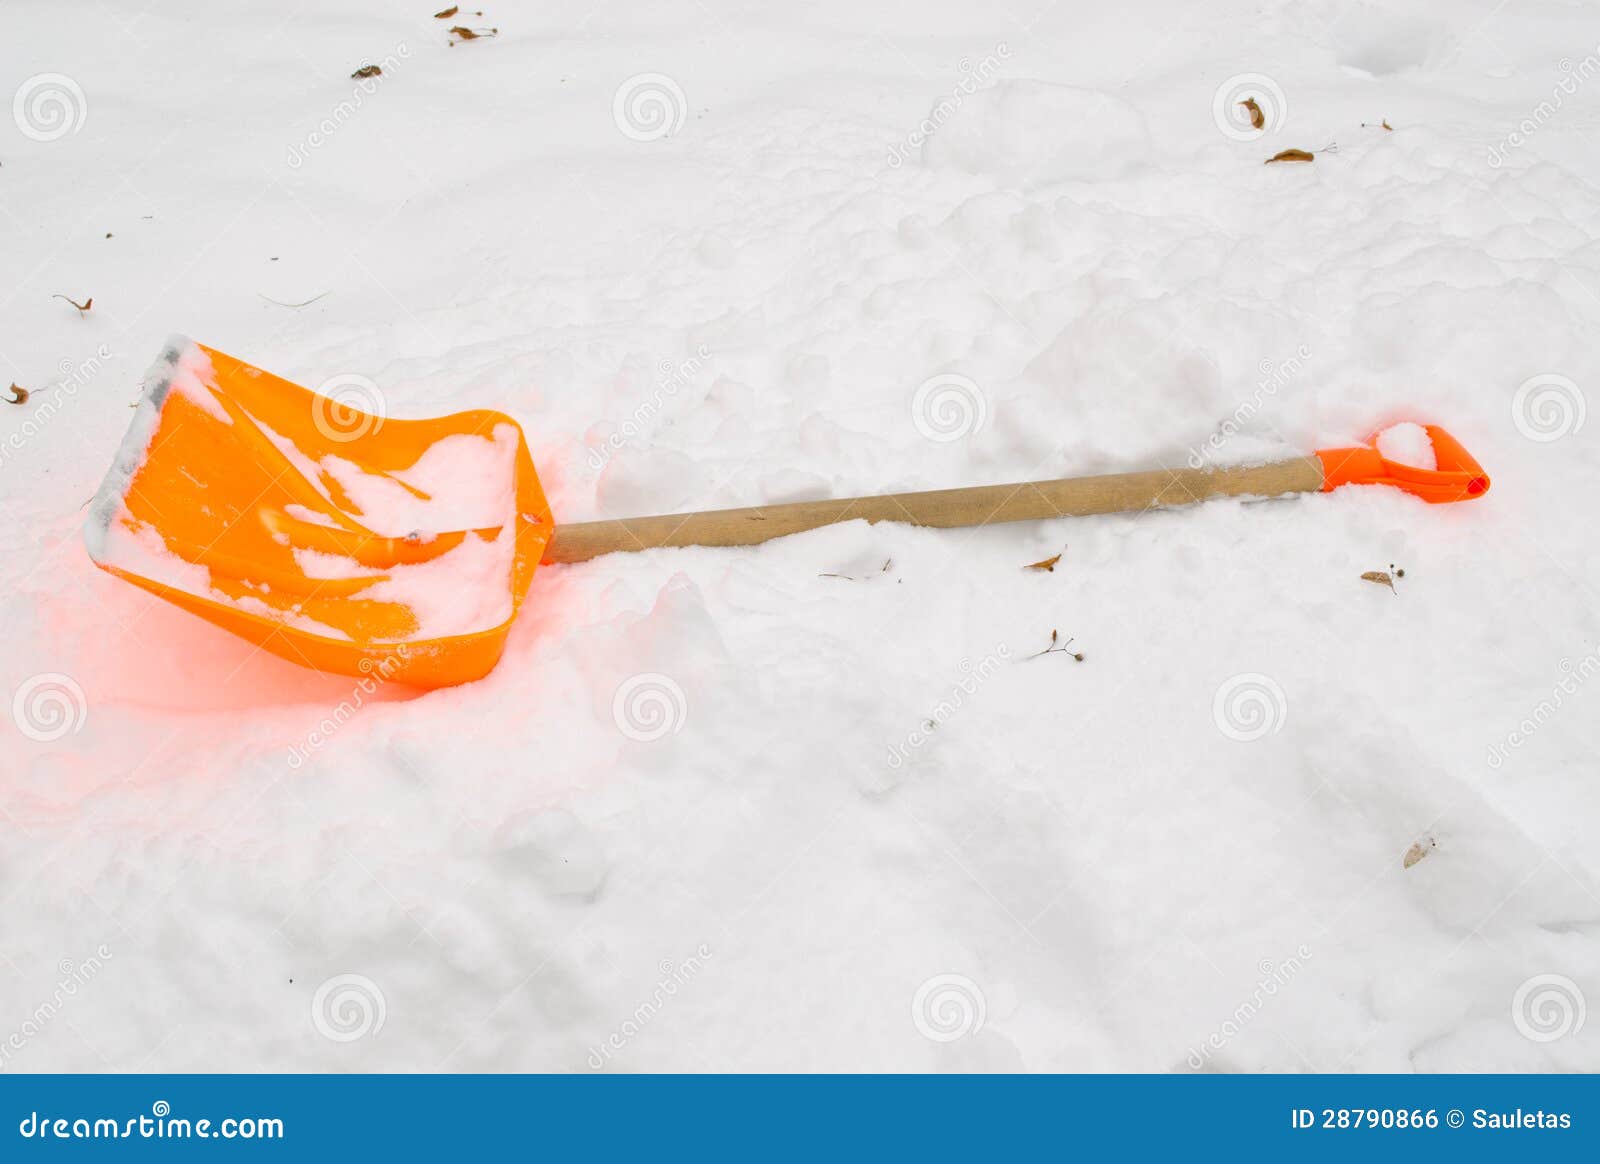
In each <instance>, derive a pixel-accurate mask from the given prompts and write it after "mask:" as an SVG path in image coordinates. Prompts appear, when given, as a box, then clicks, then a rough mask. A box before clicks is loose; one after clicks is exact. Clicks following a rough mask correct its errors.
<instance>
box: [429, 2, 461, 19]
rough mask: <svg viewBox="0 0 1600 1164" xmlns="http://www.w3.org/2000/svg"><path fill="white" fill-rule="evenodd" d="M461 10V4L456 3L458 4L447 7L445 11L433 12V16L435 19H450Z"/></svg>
mask: <svg viewBox="0 0 1600 1164" xmlns="http://www.w3.org/2000/svg"><path fill="white" fill-rule="evenodd" d="M460 11H461V6H460V5H459V4H458V5H456V6H454V7H452V8H446V9H445V10H444V11H443V12H435V13H434V14H433V18H434V19H435V20H449V19H450V18H451V17H452V16H454V15H455V14H456V13H457V12H460Z"/></svg>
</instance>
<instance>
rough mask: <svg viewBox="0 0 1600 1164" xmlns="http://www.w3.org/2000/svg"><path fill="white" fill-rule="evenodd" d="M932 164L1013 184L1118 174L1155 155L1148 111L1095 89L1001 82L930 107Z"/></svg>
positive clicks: (928, 156)
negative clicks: (1146, 122)
mask: <svg viewBox="0 0 1600 1164" xmlns="http://www.w3.org/2000/svg"><path fill="white" fill-rule="evenodd" d="M928 122H929V123H930V124H931V126H933V127H934V128H933V132H931V133H930V134H929V135H928V138H927V140H926V141H925V142H924V143H923V146H922V160H923V162H924V163H925V164H926V165H929V166H950V167H954V168H955V169H958V170H965V171H967V172H968V173H969V174H984V175H989V176H991V177H993V178H995V179H996V180H997V181H999V182H1001V183H1003V184H1005V185H1008V186H1019V187H1023V188H1032V187H1036V186H1045V185H1049V184H1051V183H1054V182H1091V181H1095V180H1097V179H1102V178H1115V177H1120V176H1122V175H1123V174H1125V173H1127V172H1128V171H1129V170H1131V169H1132V168H1133V167H1134V166H1136V165H1138V164H1140V163H1141V162H1144V161H1147V160H1148V159H1149V156H1150V131H1149V128H1148V127H1147V126H1146V125H1145V120H1144V115H1143V114H1141V113H1140V112H1139V111H1138V110H1137V109H1135V108H1134V107H1133V106H1132V105H1129V104H1128V103H1127V102H1126V101H1123V100H1122V99H1121V98H1119V97H1114V96H1112V95H1111V94H1110V93H1106V92H1103V91H1101V90H1098V89H1079V88H1077V87H1075V86H1072V85H1052V84H1048V83H1046V82H1044V81H1001V82H1000V83H999V84H997V85H995V86H994V87H993V88H991V89H982V90H979V91H978V92H977V93H974V94H972V95H971V96H968V97H966V98H964V99H959V100H958V99H957V98H956V97H953V96H952V97H946V98H944V99H942V100H940V101H939V103H938V104H936V105H935V106H934V107H933V109H932V110H931V111H930V112H929V114H928Z"/></svg>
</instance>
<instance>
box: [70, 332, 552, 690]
mask: <svg viewBox="0 0 1600 1164" xmlns="http://www.w3.org/2000/svg"><path fill="white" fill-rule="evenodd" d="M553 530H554V526H553V524H552V522H551V518H550V509H549V506H548V505H547V503H546V502H545V497H544V493H543V491H542V490H541V489H540V487H539V478H538V476H537V475H536V474H535V472H534V468H533V461H532V459H531V458H530V457H529V455H528V446H527V443H526V441H525V440H524V439H523V435H522V430H521V428H520V427H519V426H518V425H517V423H516V422H515V421H514V420H512V419H511V418H510V417H508V416H505V415H503V414H501V413H498V412H489V411H477V412H462V413H457V414H455V415H453V416H447V417H441V418H438V419H433V420H388V419H386V418H385V417H383V416H382V415H374V414H370V413H365V412H358V411H354V410H351V409H349V408H347V407H345V406H344V405H343V404H338V403H335V402H334V401H332V400H330V399H329V398H328V397H324V396H318V395H317V394H315V393H313V392H309V391H307V390H306V389H304V388H302V387H300V386H299V385H297V384H292V383H290V382H289V381H287V380H283V379H280V378H279V377H277V376H274V375H271V374H270V373H268V372H263V371H262V370H260V369H259V368H254V367H251V366H250V365H249V364H246V363H244V362H243V361H240V360H237V359H234V358H233V357H232V356H227V355H224V354H223V353H221V352H218V351H216V350H214V349H212V348H208V347H205V346H203V345H201V344H197V343H194V342H193V341H191V340H188V339H185V338H182V337H178V338H175V339H173V340H172V341H170V342H169V343H168V345H167V348H166V351H165V352H164V353H163V355H162V357H161V358H160V359H159V360H158V361H157V362H156V364H155V366H154V367H153V368H151V370H150V372H149V373H148V375H147V376H146V378H145V385H144V395H143V398H142V400H141V401H140V403H139V406H138V411H137V412H136V413H135V415H134V419H133V424H132V425H131V427H130V428H129V430H128V434H127V436H126V437H125V438H124V439H123V442H122V445H121V447H120V448H119V449H118V451H117V455H116V458H115V460H114V462H113V463H112V466H111V470H110V472H109V473H108V474H107V475H106V478H105V481H104V483H103V484H102V485H101V487H100V491H99V493H98V494H96V496H95V499H94V502H93V506H92V510H91V516H90V519H89V523H88V525H87V527H86V528H85V531H84V540H85V542H86V543H87V545H88V548H89V554H90V556H91V557H92V558H93V559H94V561H95V562H96V564H98V565H99V566H100V567H101V568H102V569H105V570H108V571H109V572H111V573H113V574H116V575H118V576H119V577H122V578H126V579H127V580H128V581H130V582H132V583H134V584H135V585H137V586H142V587H143V588H145V589H146V590H149V591H151V592H152V593H154V594H157V595H159V596H160V597H162V598H165V599H166V600H168V601H169V602H173V603H175V604H177V605H178V606H180V607H182V608H184V609H185V610H189V611H192V612H193V613H195V614H198V615H200V616H201V617H203V618H206V619H209V620H210V621H211V622H214V623H216V624H217V625H218V626H221V627H223V628H225V629H227V630H230V631H232V632H233V633H234V634H237V635H239V636H241V637H243V638H245V639H248V640H249V641H250V642H252V643H255V644H257V645H258V646H260V647H262V648H264V649H266V650H268V651H271V652H273V653H274V654H277V655H281V656H282V657H283V658H285V659H288V660H290V661H292V662H295V663H300V664H303V665H306V666H310V667H313V668H316V669H318V670H322V671H331V672H336V673H340V674H346V675H360V676H365V675H377V676H378V677H380V678H383V679H392V680H395V681H398V682H402V683H408V684H413V685H416V686H421V687H438V686H445V685H448V684H452V683H464V682H467V681H469V680H472V679H477V678H480V677H482V676H483V675H485V674H487V673H488V672H489V670H490V669H491V668H493V667H494V665H495V663H496V662H498V661H499V658H500V655H501V652H502V651H503V650H504V648H505V640H506V635H507V633H508V631H509V629H510V626H511V622H512V619H513V618H515V616H516V612H517V608H518V606H519V605H520V604H521V602H522V599H523V596H524V595H525V594H526V593H527V590H528V584H529V583H530V582H531V581H532V578H533V572H534V569H535V568H536V567H537V566H538V563H539V559H540V557H541V555H542V554H543V552H544V548H545V545H546V543H547V542H548V541H549V540H550V537H551V534H552V532H553Z"/></svg>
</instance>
